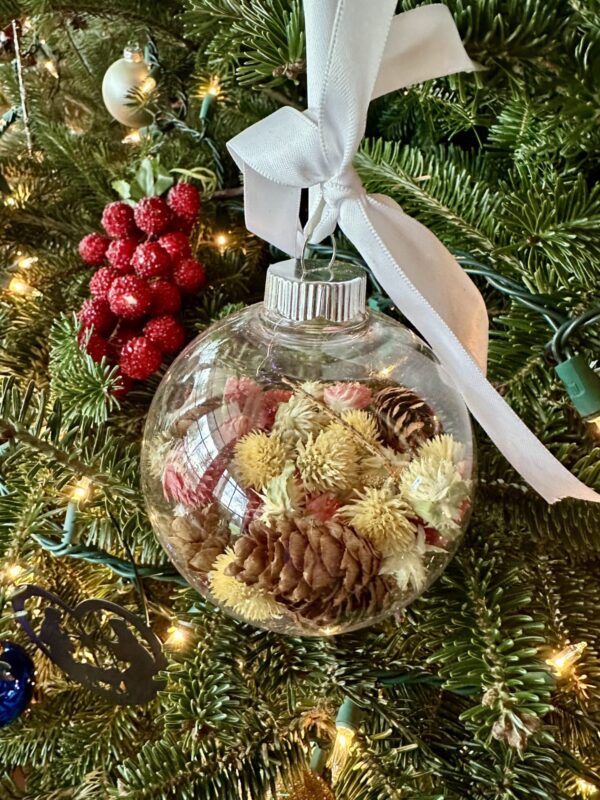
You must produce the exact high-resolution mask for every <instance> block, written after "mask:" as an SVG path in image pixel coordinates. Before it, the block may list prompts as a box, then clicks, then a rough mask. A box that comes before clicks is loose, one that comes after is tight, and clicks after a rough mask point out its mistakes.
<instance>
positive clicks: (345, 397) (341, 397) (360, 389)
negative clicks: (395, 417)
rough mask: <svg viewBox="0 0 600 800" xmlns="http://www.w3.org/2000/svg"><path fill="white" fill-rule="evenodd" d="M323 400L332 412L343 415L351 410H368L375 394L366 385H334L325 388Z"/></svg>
mask: <svg viewBox="0 0 600 800" xmlns="http://www.w3.org/2000/svg"><path fill="white" fill-rule="evenodd" d="M323 400H324V401H325V402H326V403H327V405H328V406H329V408H330V409H331V410H332V411H335V412H336V414H341V413H342V411H347V410H348V409H349V408H366V407H367V406H368V405H369V404H370V403H371V401H372V400H373V393H372V392H371V390H370V389H369V387H368V386H365V385H364V383H333V384H331V385H330V386H326V387H325V390H324V391H323Z"/></svg>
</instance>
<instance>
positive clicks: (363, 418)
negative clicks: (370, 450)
mask: <svg viewBox="0 0 600 800" xmlns="http://www.w3.org/2000/svg"><path fill="white" fill-rule="evenodd" d="M341 418H342V420H343V421H344V422H345V423H346V424H345V425H342V424H341V423H339V422H334V423H332V425H331V427H332V428H336V429H337V430H338V431H339V432H340V434H341V435H345V436H352V431H356V433H357V434H358V436H356V437H354V443H355V444H356V445H359V446H364V442H365V440H366V441H367V442H369V443H370V444H379V443H380V435H379V428H378V426H377V420H376V418H375V417H374V416H373V414H371V413H369V412H368V411H364V410H363V409H361V408H349V409H348V410H347V411H343V412H342V417H341ZM347 426H349V427H350V428H352V431H350V430H348V427H347Z"/></svg>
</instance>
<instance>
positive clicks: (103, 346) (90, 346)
mask: <svg viewBox="0 0 600 800" xmlns="http://www.w3.org/2000/svg"><path fill="white" fill-rule="evenodd" d="M85 349H86V351H87V353H89V355H90V356H91V357H92V359H93V360H94V361H95V362H96V363H97V364H99V363H100V362H101V361H102V359H103V358H108V357H109V356H110V354H111V350H110V345H109V343H108V340H107V339H105V338H104V336H100V334H98V333H96V332H95V331H92V333H91V334H90V338H89V339H88V340H87V343H86V344H85Z"/></svg>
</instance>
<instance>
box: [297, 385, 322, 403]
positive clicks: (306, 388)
mask: <svg viewBox="0 0 600 800" xmlns="http://www.w3.org/2000/svg"><path fill="white" fill-rule="evenodd" d="M300 390H301V391H300V394H301V395H307V394H309V395H310V396H311V397H314V398H315V399H316V400H322V399H323V392H324V391H325V386H324V385H323V384H322V383H321V382H320V381H304V383H301V384H300Z"/></svg>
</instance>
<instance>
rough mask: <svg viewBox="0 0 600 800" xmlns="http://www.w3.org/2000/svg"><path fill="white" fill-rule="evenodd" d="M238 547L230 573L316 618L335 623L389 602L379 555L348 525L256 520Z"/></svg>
mask: <svg viewBox="0 0 600 800" xmlns="http://www.w3.org/2000/svg"><path fill="white" fill-rule="evenodd" d="M234 552H235V561H233V562H232V564H231V565H230V567H229V570H228V574H230V575H232V576H234V577H236V578H237V579H238V580H240V581H242V582H244V583H246V584H248V585H251V586H257V587H258V588H261V589H263V590H265V591H267V592H269V593H270V594H272V595H273V597H274V598H275V600H277V602H279V603H281V604H282V605H285V606H287V607H288V608H289V609H290V610H292V611H294V612H295V613H297V614H298V615H299V616H301V617H304V618H305V619H309V620H311V621H313V622H317V623H319V624H331V623H335V622H340V621H341V620H342V618H343V617H344V616H345V615H347V614H348V613H352V614H354V615H356V616H357V617H358V616H363V615H367V614H373V613H377V612H379V611H381V610H382V609H383V608H384V606H385V598H386V596H387V593H388V585H387V583H386V580H385V579H384V578H381V577H380V576H379V574H378V573H379V570H380V567H381V556H380V555H379V553H378V552H377V551H376V550H375V548H374V547H373V545H372V544H371V543H370V542H368V541H367V540H366V539H363V538H362V537H360V536H358V534H357V533H355V532H354V531H353V530H352V528H349V527H347V526H346V525H342V524H340V523H337V522H333V521H329V522H319V521H317V520H316V519H314V518H303V517H296V518H294V519H286V518H282V519H279V520H277V521H273V522H271V524H270V525H268V524H265V523H262V522H260V521H259V520H255V521H254V522H252V523H251V525H250V526H249V528H248V531H247V532H246V533H245V534H244V535H243V536H241V537H240V538H239V539H238V540H237V541H236V543H235V546H234Z"/></svg>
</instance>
